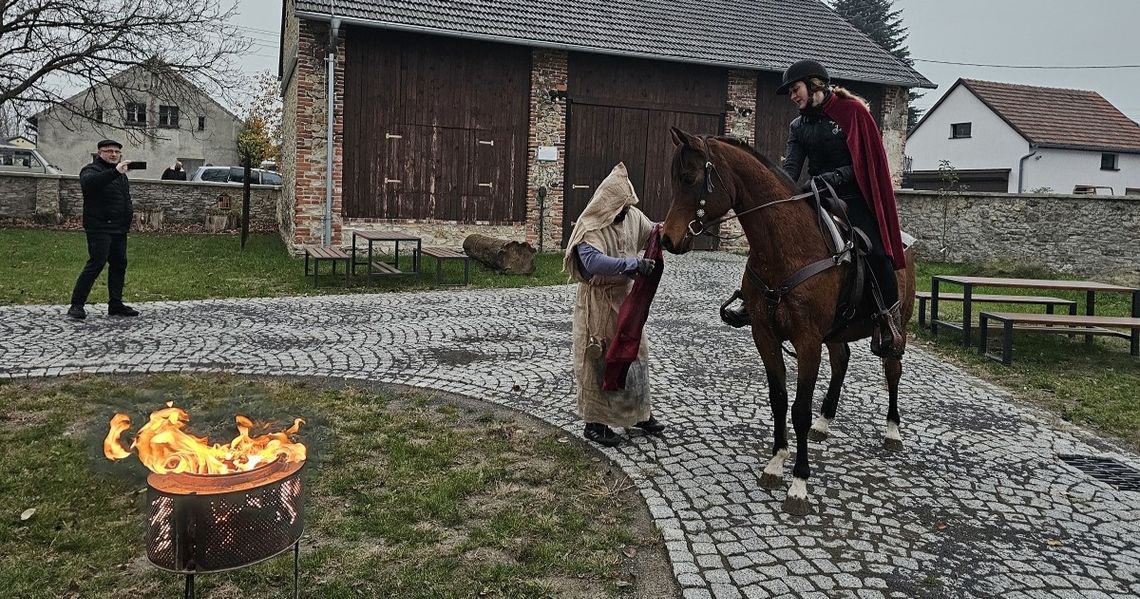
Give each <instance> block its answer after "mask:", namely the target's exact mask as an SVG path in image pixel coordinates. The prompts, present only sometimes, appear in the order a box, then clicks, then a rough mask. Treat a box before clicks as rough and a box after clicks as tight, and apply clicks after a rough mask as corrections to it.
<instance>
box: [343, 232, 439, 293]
mask: <svg viewBox="0 0 1140 599" xmlns="http://www.w3.org/2000/svg"><path fill="white" fill-rule="evenodd" d="M357 237H359V238H360V239H362V240H364V241H367V242H368V255H367V258H366V259H365V260H364V261H363V262H361V261H359V260H357V259H356V249H357V246H356V238H357ZM378 243H379V244H383V243H393V244H395V249H394V252H393V254H394V258H393V261H392V262H391V263H388V262H383V261H379V260H377V261H374V260H373V259H372V257H373V253H374V251H375V249H374V247H373V246H374V244H378ZM401 243H404V244H409V243H415V245H416V249H414V250H412V270H400V244H401ZM421 248H422V241H421V239H420V238H419V237H416V236H414V235H409V234H407V233H403V232H400V231H353V232H352V263H351V267H352V274H353V275H354V276H355V275H356V267H357V266H361V265H363V266H365V267H366V268H367V270H366V271H365V272H366V273H367V275H368V277H367V280H368V282H369V283H371V282H372V275H374V274H375V275H380V276H392V275H413V276H419V274H420V250H421Z"/></svg>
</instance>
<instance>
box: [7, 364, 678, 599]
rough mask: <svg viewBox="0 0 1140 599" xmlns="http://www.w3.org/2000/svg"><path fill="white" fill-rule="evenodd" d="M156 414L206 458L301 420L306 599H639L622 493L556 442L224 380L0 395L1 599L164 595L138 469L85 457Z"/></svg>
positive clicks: (483, 421)
mask: <svg viewBox="0 0 1140 599" xmlns="http://www.w3.org/2000/svg"><path fill="white" fill-rule="evenodd" d="M167 400H172V401H174V402H175V405H177V406H179V407H182V408H184V409H186V410H187V411H188V412H189V413H190V416H191V423H190V430H191V432H193V433H195V434H198V435H200V436H209V437H210V439H211V441H212V442H217V441H224V440H228V439H229V438H230V437H232V436H233V435H234V434H235V432H236V431H234V429H233V417H234V415H235V414H245V415H247V416H250V417H252V418H254V419H255V421H264V420H266V419H274V420H276V422H277V423H279V424H278V425H277V426H275V427H273V428H272V429H271V430H280V429H281V428H284V426H287V423H288V422H289V421H290V419H291V418H292V417H304V418H306V420H307V423H306V425H305V426H303V427H302V429H301V434H300V439H301V440H302V441H303V442H305V443H306V445H307V446H308V448H309V460H308V464H307V467H306V469H305V470H304V471H303V473H302V476H303V480H304V482H305V485H306V505H307V517H306V531H305V535H304V536H303V537H302V561H301V573H302V575H301V578H302V580H301V585H302V588H303V589H304V591H303V595H304V596H306V597H322V598H339V597H411V598H417V597H423V598H428V597H431V598H447V597H482V596H490V597H547V596H559V595H560V594H561V592H560V589H573V590H574V592H575V596H582V597H585V596H597V597H609V596H621V595H623V594H628V593H632V592H635V591H636V590H637V585H638V584H639V582H638V580H637V579H636V578H634V577H633V576H631V575H630V574H629V571H630V568H631V565H632V558H630V557H629V556H630V555H633V554H634V552H636V553H637V554H645V555H650V554H653V552H654V551H657V554H660V551H659V550H660V548H661V541H660V537H659V536H658V534H657V532H656V531H655V530H654V529H653V527H652V523H651V522H650V520H649V519H648V517H646V516H644V515H643V516H641V517H640V518H638V517H637V516H636V513H637V511H636V510H639V509H641V510H643V508H640V507H638V506H639V505H640V499H639V496H638V495H637V494H636V492H634V491H633V490H632V486H631V484H630V482H629V481H628V479H626V478H625V477H624V476H623V475H615V474H614V473H612V472H609V471H608V470H607V469H606V467H605V466H603V465H602V464H600V463H598V462H597V460H594V459H591V457H590V454H589V453H587V452H584V451H583V450H582V448H581V446H580V445H579V444H578V443H576V442H567V439H566V438H564V435H563V434H562V433H561V432H560V431H557V430H552V429H549V428H548V427H546V426H544V425H538V424H536V423H535V422H533V421H530V420H529V419H519V418H518V417H516V416H513V415H512V414H510V413H506V412H503V411H498V412H491V411H489V410H488V409H487V408H486V407H482V406H481V405H479V404H474V403H472V402H464V403H454V402H452V401H450V400H449V399H447V398H445V397H437V396H433V395H426V394H423V393H419V392H403V391H400V392H397V391H391V390H389V391H383V390H382V391H379V392H378V391H376V390H374V389H369V388H364V387H356V386H324V385H320V384H316V383H312V382H307V381H297V380H267V381H260V380H252V379H242V378H237V377H232V376H224V375H196V376H172V375H171V376H167V375H161V376H153V377H130V378H110V377H71V378H60V379H45V380H35V381H18V382H17V381H5V382H2V383H0V496H2V497H3V498H4V501H3V508H2V509H0V588H3V589H5V592H4V595H5V596H9V597H21V598H26V599H35V598H40V597H43V598H52V599H55V598H57V597H124V598H126V597H174V596H178V594H179V593H180V592H181V584H182V579H181V577H179V576H177V575H174V574H170V573H166V572H162V571H159V570H157V569H155V568H153V567H151V566H150V565H149V564H148V563H147V561H146V552H145V547H144V542H145V541H144V538H145V537H144V535H145V527H144V524H145V519H146V515H147V511H148V508H147V506H146V503H145V497H146V495H145V493H143V492H141V491H142V490H143V489H145V486H146V483H145V468H144V467H143V466H142V464H140V463H139V461H138V460H137V458H136V457H135V456H132V457H129V458H127V459H126V460H123V461H121V462H116V463H111V462H109V461H107V460H106V459H105V458H104V457H103V456H102V451H101V447H102V445H101V441H102V437H103V435H105V434H106V428H107V422H108V421H109V419H110V417H111V415H112V414H113V413H114V412H116V411H124V412H126V413H128V414H129V415H130V416H131V418H132V421H133V422H134V423H135V428H134V429H132V432H128V433H126V434H124V437H123V439H124V440H125V441H129V440H130V439H131V437H132V435H133V431H135V430H137V427H138V426H139V425H140V424H141V423H142V422H145V414H147V413H149V412H150V411H151V410H153V409H156V408H159V407H162V406H163V405H164V402H165V401H167ZM281 423H286V424H281ZM28 508H35V510H36V511H35V513H34V514H33V515H32V516H31V517H30V518H28V519H27V520H21V517H20V515H21V513H22V512H23V511H24V510H26V509H28ZM665 567H666V568H667V566H665ZM291 576H292V563H291V559H290V557H288V556H287V555H283V556H281V557H278V558H276V559H273V560H269V561H267V562H264V563H262V564H259V565H255V566H251V567H249V568H245V569H241V570H237V571H233V572H224V573H213V574H204V575H202V576H199V577H198V579H197V585H198V591H199V593H198V594H199V596H202V597H209V596H218V597H223V596H224V597H231V596H238V593H237V590H239V589H240V596H243V597H281V596H286V595H288V593H289V592H290V591H291V589H290V587H291ZM642 590H643V591H645V590H646V589H642ZM648 592H651V593H653V592H654V591H653V590H652V589H649V591H648ZM666 594H668V593H666ZM288 596H291V595H288Z"/></svg>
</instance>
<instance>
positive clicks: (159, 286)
mask: <svg viewBox="0 0 1140 599" xmlns="http://www.w3.org/2000/svg"><path fill="white" fill-rule="evenodd" d="M0 246H3V247H6V248H8V256H7V258H6V259H5V260H4V261H3V266H0V279H3V280H4V281H6V282H10V283H6V284H4V285H3V286H0V305H9V304H65V303H67V301H68V300H69V299H70V297H71V288H72V287H73V286H74V285H75V278H76V277H77V276H78V275H79V271H80V270H82V268H83V264H84V262H86V261H87V244H86V240H85V237H84V235H83V232H82V231H55V230H44V229H0ZM127 248H128V249H127V259H128V262H129V266H128V267H127V283H126V289H125V292H124V295H125V299H126V300H127V302H128V303H130V302H132V301H158V300H191V299H208V298H233V297H280V296H289V295H313V294H330V293H332V294H338V293H346V292H348V293H358V292H359V293H374V292H377V291H395V290H409V289H429V288H432V287H433V286H434V283H435V267H436V265H435V259H434V258H431V257H425V258H424V261H423V262H424V264H423V268H422V270H423V271H424V276H423V277H422V278H421V279H418V280H417V279H414V278H409V277H400V278H399V279H387V280H379V279H375V278H374V279H373V285H372V286H371V287H366V286H365V285H364V277H363V276H362V275H361V276H358V277H357V278H356V280H355V282H354V285H353V286H352V287H350V288H348V289H347V290H346V289H345V288H344V287H343V277H342V278H340V279H333V278H332V277H331V276H325V275H322V278H321V279H322V280H321V285H322V287H320V288H318V289H316V290H314V289H313V282H312V277H305V276H304V259H303V258H294V257H292V256H290V255H289V254H288V252H286V250H285V246H284V244H283V243H282V242H281V239H280V237H279V236H277V235H273V234H268V235H267V234H260V235H251V236H250V237H249V240H248V242H247V243H246V247H245V250H244V251H242V250H241V249H240V245H239V240H238V237H237V236H232V235H188V234H169V235H160V234H145V233H132V234H131V235H130V238H129V240H128V242H127ZM401 258H402V259H404V261H403V262H402V263H401V267H402V268H405V269H407V268H408V267H409V266H410V264H409V262H410V261H408V260H406V257H405V256H401ZM328 270H329V267H328V265H327V264H325V265H322V267H321V272H322V273H324V272H326V271H328ZM561 270H562V255H561V254H560V253H553V254H539V255H536V257H535V274H533V275H507V274H499V273H496V272H494V271H492V270H490V269H488V268H487V267H485V266H483V265H482V264H480V263H478V262H476V261H474V260H472V261H471V286H472V287H529V286H536V285H560V284H563V283H565V282H566V275H565V274H564V273H562V272H561ZM462 273H463V269H462V265H461V264H459V263H456V262H454V261H452V262H445V263H444V279H443V282H444V283H447V282H454V281H456V280H460V278H461V277H462ZM106 280H107V275H106V271H104V273H103V274H102V275H101V276H100V277H99V281H97V282H96V283H95V287H94V288H93V289H92V293H91V297H90V298H89V300H88V301H89V302H90V303H93V304H99V303H105V302H106V301H107V285H106ZM324 285H328V287H325V286H324Z"/></svg>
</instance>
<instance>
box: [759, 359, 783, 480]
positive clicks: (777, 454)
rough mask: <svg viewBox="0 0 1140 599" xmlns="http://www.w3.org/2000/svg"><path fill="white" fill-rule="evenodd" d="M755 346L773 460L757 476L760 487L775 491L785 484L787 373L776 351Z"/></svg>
mask: <svg viewBox="0 0 1140 599" xmlns="http://www.w3.org/2000/svg"><path fill="white" fill-rule="evenodd" d="M756 346H757V349H760V357H761V359H763V360H764V372H765V374H766V375H767V377H768V405H769V406H770V407H771V408H772V458H771V459H770V460H768V464H767V465H766V466H764V473H763V474H761V475H760V486H761V487H764V488H765V489H771V490H775V489H779V488H780V487H782V486H783V485H784V462H785V461H787V459H788V389H787V377H788V371H787V368H786V366H784V358H783V357H782V356H780V354H779V350H778V349H777V350H775V351H774V352H773V351H767V352H766V351H764V350H763V349H762V348H761V344H760V343H759V342H758V343H757V344H756ZM777 347H779V346H777Z"/></svg>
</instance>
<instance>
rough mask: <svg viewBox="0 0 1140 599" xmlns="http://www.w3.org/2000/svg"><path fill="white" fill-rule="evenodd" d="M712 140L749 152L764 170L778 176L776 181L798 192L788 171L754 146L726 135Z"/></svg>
mask: <svg viewBox="0 0 1140 599" xmlns="http://www.w3.org/2000/svg"><path fill="white" fill-rule="evenodd" d="M712 139H715V140H717V141H719V142H721V143H725V144H728V145H730V146H734V147H737V148H740V149H742V150H744V151H746V152H748V153H749V154H750V155H751V156H752V157H753V158H755V159H756V160H759V161H760V164H763V165H764V168H766V169H768V170H769V171H771V173H772V174H773V175H775V176H776V179H778V180H779V181H780V182H781V183H783V184H784V186H785V187H787V188H788V191H789V192H792V191H795V190H796V182H795V181H794V180H793V179H792V177H791V175H789V174H788V171H785V170H784V167H782V166H780V165H778V164H776V163H775V162H774V161H772V159H770V158H768V157H767V156H765V155H763V154H761V153H760V152H759V151H758V150H757V149H756V148H754V147H752V145H751V144H749V143H748V142H746V141H744V140H743V139H740V138H739V137H728V136H725V135H718V136H716V137H713V138H712Z"/></svg>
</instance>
